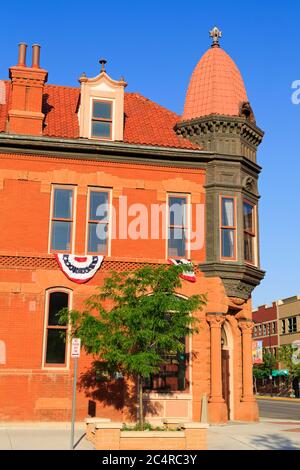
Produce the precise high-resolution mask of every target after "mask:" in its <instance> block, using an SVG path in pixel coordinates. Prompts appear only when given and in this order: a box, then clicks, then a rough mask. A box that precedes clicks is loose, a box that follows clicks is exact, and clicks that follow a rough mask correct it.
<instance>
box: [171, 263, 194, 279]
mask: <svg viewBox="0 0 300 470" xmlns="http://www.w3.org/2000/svg"><path fill="white" fill-rule="evenodd" d="M168 263H169V264H175V265H176V266H184V265H187V269H186V270H185V271H184V272H183V273H181V274H180V275H179V276H180V277H181V279H185V280H186V281H189V282H196V275H195V273H194V271H192V270H191V265H192V263H191V261H190V260H188V259H173V258H169V259H168Z"/></svg>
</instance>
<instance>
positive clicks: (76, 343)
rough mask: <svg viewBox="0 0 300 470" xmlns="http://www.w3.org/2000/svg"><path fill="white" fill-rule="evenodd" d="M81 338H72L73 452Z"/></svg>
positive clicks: (72, 446)
mask: <svg viewBox="0 0 300 470" xmlns="http://www.w3.org/2000/svg"><path fill="white" fill-rule="evenodd" d="M80 346H81V340H80V338H72V343H71V357H73V359H74V381H73V400H72V422H71V450H74V428H75V418H76V384H77V368H78V358H79V357H80Z"/></svg>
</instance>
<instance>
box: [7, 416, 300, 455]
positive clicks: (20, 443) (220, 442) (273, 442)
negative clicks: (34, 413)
mask: <svg viewBox="0 0 300 470" xmlns="http://www.w3.org/2000/svg"><path fill="white" fill-rule="evenodd" d="M84 429H85V428H84V424H83V423H78V424H76V432H75V450H92V449H93V446H92V445H91V444H90V443H89V442H87V440H86V439H85V430H84ZM69 449H70V425H67V424H66V423H28V424H27V423H26V424H24V423H19V424H16V423H14V424H12V423H11V424H6V423H2V424H1V423H0V450H69ZM208 449H209V450H271V449H272V450H300V417H299V421H298V422H297V421H287V420H285V421H283V420H282V421H281V420H275V419H268V418H265V419H264V420H261V421H260V422H259V423H254V424H249V423H236V422H235V423H229V424H228V425H224V426H211V427H210V428H209V429H208Z"/></svg>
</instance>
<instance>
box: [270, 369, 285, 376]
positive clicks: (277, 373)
mask: <svg viewBox="0 0 300 470" xmlns="http://www.w3.org/2000/svg"><path fill="white" fill-rule="evenodd" d="M288 375H289V371H288V370H285V369H283V370H272V377H288Z"/></svg>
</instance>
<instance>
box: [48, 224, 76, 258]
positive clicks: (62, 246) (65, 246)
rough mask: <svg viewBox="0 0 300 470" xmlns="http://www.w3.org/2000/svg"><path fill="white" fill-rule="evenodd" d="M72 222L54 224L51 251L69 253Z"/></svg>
mask: <svg viewBox="0 0 300 470" xmlns="http://www.w3.org/2000/svg"><path fill="white" fill-rule="evenodd" d="M71 227H72V223H71V222H58V221H53V222H52V238H51V249H52V250H57V251H69V250H70V241H71Z"/></svg>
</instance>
